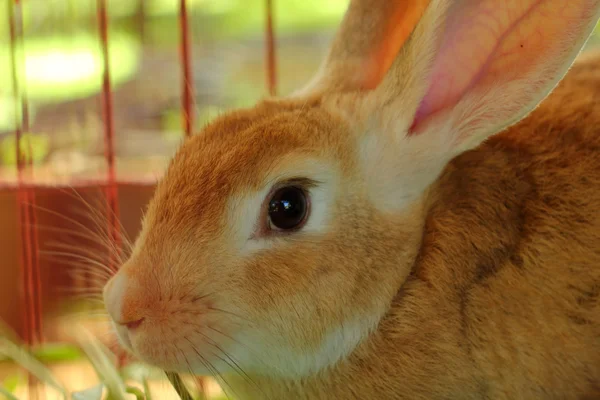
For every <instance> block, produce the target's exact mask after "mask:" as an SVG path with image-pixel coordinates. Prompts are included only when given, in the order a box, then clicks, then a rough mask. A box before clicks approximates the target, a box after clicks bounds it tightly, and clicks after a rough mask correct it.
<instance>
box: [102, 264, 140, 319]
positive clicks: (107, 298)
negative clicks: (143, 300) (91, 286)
mask: <svg viewBox="0 0 600 400" xmlns="http://www.w3.org/2000/svg"><path fill="white" fill-rule="evenodd" d="M128 283H129V282H128V278H127V276H126V275H125V274H124V273H117V274H116V275H115V276H114V277H113V278H112V279H111V280H110V281H108V283H107V284H106V286H105V287H104V293H103V296H104V306H105V307H106V311H107V312H108V315H109V316H110V318H111V319H112V320H113V321H114V322H115V323H117V324H119V325H123V326H125V327H127V328H128V329H135V328H137V327H138V326H140V324H141V323H142V322H143V321H144V317H143V316H142V315H141V314H140V310H139V309H136V308H134V307H124V298H125V294H126V293H127V287H128V286H129V285H128Z"/></svg>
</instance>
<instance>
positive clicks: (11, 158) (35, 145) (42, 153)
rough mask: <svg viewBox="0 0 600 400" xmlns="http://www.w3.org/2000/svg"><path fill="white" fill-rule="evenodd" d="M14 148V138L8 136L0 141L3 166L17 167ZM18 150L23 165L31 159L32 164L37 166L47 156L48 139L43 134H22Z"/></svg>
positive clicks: (15, 141) (15, 144)
mask: <svg viewBox="0 0 600 400" xmlns="http://www.w3.org/2000/svg"><path fill="white" fill-rule="evenodd" d="M16 147H17V138H16V137H15V136H13V135H10V136H8V137H6V138H4V139H3V140H2V142H1V143H0V154H1V155H2V164H3V165H10V166H15V165H17V154H16V153H17V152H16ZM19 149H20V152H21V154H22V157H23V162H24V163H27V162H28V160H30V159H31V160H32V161H33V164H39V163H40V162H42V161H43V160H44V159H45V158H46V156H48V152H49V149H50V138H49V137H48V135H44V134H32V133H24V134H23V135H21V140H20V142H19Z"/></svg>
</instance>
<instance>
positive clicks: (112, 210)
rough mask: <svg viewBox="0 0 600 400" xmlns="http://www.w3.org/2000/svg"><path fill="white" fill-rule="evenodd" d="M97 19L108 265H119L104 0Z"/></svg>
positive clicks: (112, 267)
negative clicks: (100, 70) (100, 67)
mask: <svg viewBox="0 0 600 400" xmlns="http://www.w3.org/2000/svg"><path fill="white" fill-rule="evenodd" d="M98 23H99V29H100V40H101V44H102V60H103V68H104V73H103V78H102V115H103V120H104V154H105V156H106V162H107V164H108V176H107V180H108V182H107V185H106V192H105V195H106V198H107V201H108V208H109V212H108V215H107V217H108V232H109V238H110V241H111V243H113V244H114V249H112V248H109V261H108V262H109V268H111V269H112V270H113V271H116V270H117V269H118V267H119V266H118V260H119V254H114V251H115V250H116V251H120V250H121V232H120V231H119V202H118V192H117V177H116V168H115V140H114V137H115V131H114V117H113V105H112V92H111V83H110V68H109V67H110V57H109V53H108V46H109V44H108V43H109V42H108V13H107V10H106V0H98Z"/></svg>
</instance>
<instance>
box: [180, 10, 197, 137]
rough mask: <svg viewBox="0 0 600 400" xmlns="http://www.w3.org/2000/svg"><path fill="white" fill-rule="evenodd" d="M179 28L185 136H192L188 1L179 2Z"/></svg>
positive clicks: (192, 107) (192, 106)
mask: <svg viewBox="0 0 600 400" xmlns="http://www.w3.org/2000/svg"><path fill="white" fill-rule="evenodd" d="M179 28H180V36H181V42H180V53H181V73H182V80H183V84H182V87H183V88H182V93H181V105H182V109H183V121H184V126H185V135H186V136H190V135H191V134H192V132H193V129H194V82H193V77H192V63H191V50H190V46H191V44H190V29H189V21H188V11H187V2H186V0H180V2H179Z"/></svg>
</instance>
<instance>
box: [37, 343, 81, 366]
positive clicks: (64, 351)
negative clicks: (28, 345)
mask: <svg viewBox="0 0 600 400" xmlns="http://www.w3.org/2000/svg"><path fill="white" fill-rule="evenodd" d="M32 353H33V354H34V356H35V357H36V358H37V359H38V360H40V361H42V362H46V363H48V362H57V361H74V360H79V359H81V358H82V357H83V354H82V353H81V351H80V350H79V349H78V348H77V347H76V346H73V345H70V344H63V343H45V344H44V345H42V346H40V347H38V348H35V349H33V350H32Z"/></svg>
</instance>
